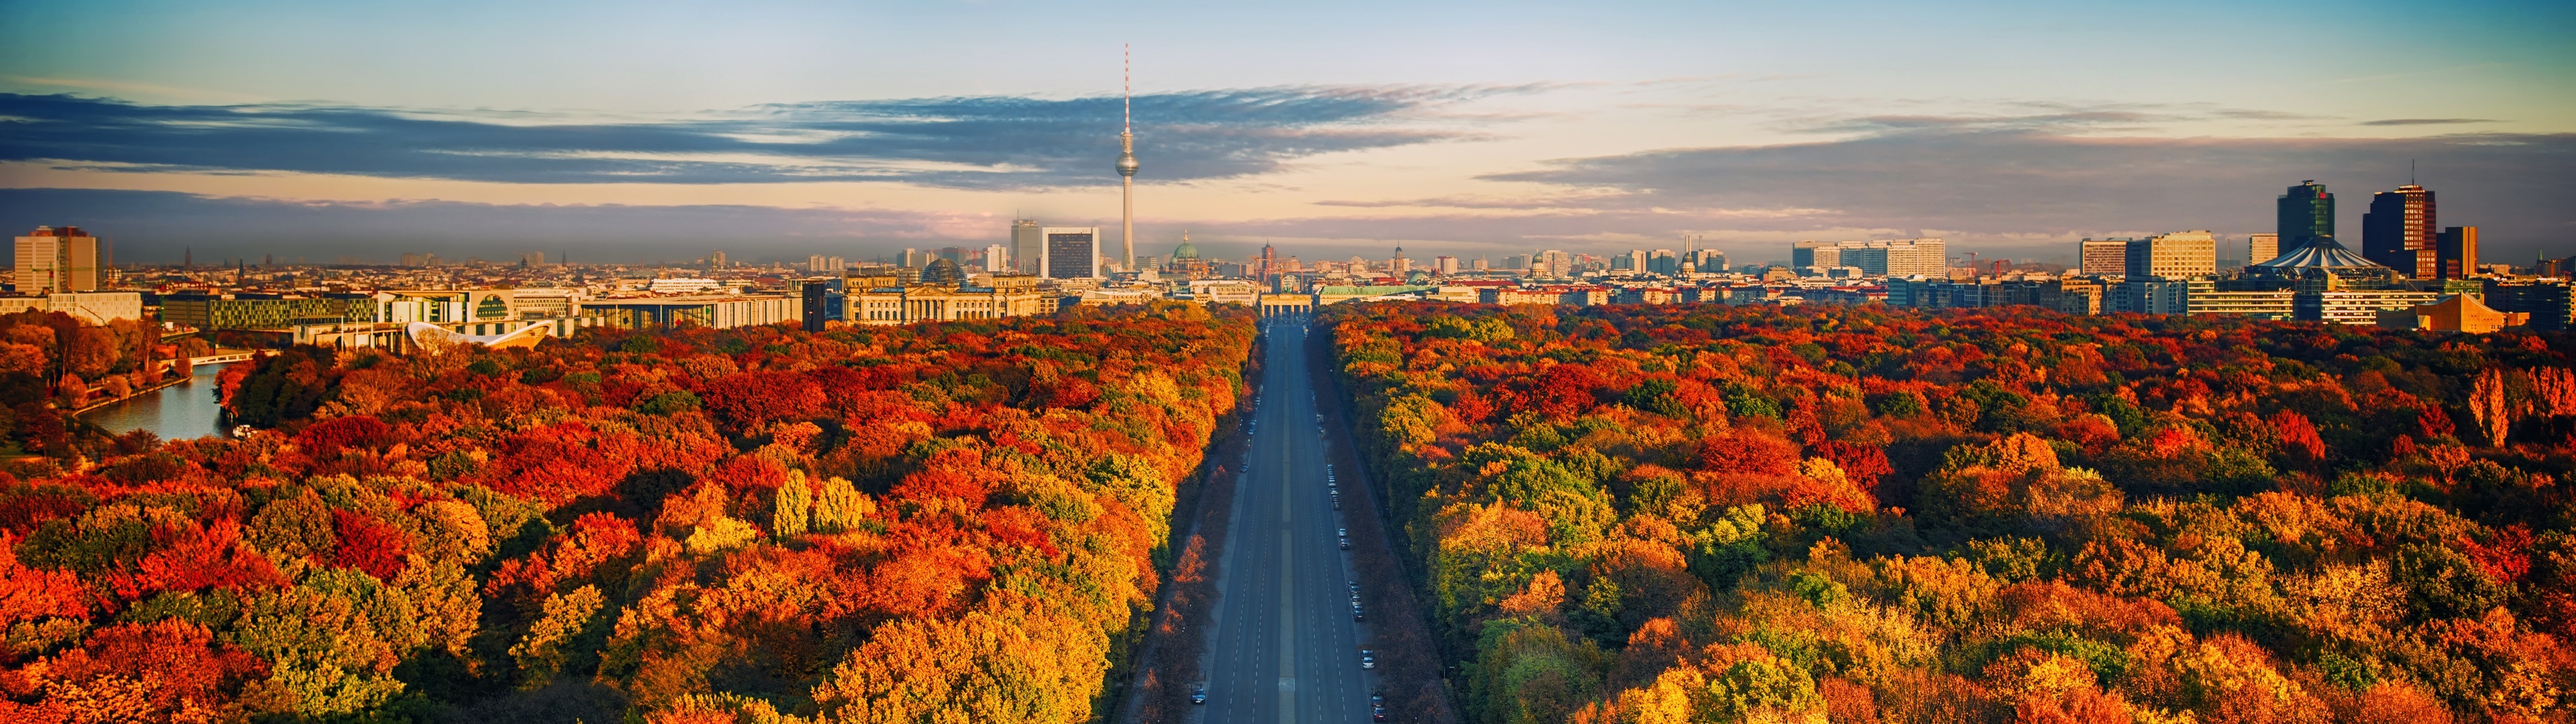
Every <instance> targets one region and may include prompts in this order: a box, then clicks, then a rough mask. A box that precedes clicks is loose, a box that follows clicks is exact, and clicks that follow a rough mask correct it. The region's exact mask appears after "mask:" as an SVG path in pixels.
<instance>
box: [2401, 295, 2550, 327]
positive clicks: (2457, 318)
mask: <svg viewBox="0 0 2576 724" xmlns="http://www.w3.org/2000/svg"><path fill="white" fill-rule="evenodd" d="M2530 321H2531V315H2529V314H2524V313H2521V312H2499V311H2496V310H2494V309H2490V308H2488V307H2487V305H2484V304H2480V303H2478V300H2477V298H2475V297H2470V296H2467V295H2453V296H2451V297H2448V298H2445V299H2443V300H2442V301H2439V302H2434V303H2432V304H2425V305H2419V306H2415V307H2409V308H2406V309H2391V310H2387V311H2383V312H2380V313H2379V326H2381V327H2384V328H2387V329H2420V330H2428V331H2435V332H2472V333H2475V332H2493V331H2496V330H2499V329H2503V328H2506V327H2519V326H2523V325H2525V324H2528V323H2530Z"/></svg>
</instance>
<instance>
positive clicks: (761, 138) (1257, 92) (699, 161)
mask: <svg viewBox="0 0 2576 724" xmlns="http://www.w3.org/2000/svg"><path fill="white" fill-rule="evenodd" d="M1528 90H1529V89H1526V88H1510V87H1388V88H1360V87H1281V88H1255V89H1243V90H1218V91H1189V92H1175V93H1158V94H1148V95H1145V96H1141V97H1138V98H1136V99H1135V108H1136V113H1137V120H1138V124H1139V126H1138V130H1139V133H1138V137H1139V140H1140V144H1141V145H1142V146H1143V148H1142V149H1141V151H1140V153H1139V154H1138V155H1139V157H1140V158H1141V160H1143V162H1144V168H1145V172H1144V173H1143V174H1142V175H1141V176H1142V178H1144V179H1147V180H1149V181H1189V180H1201V179H1217V178H1229V177H1240V176H1250V175H1256V174H1261V173H1267V172H1271V171H1275V170H1278V169H1279V168H1281V167H1282V166H1284V165H1285V164H1287V163H1290V162H1292V161H1294V160H1296V159H1299V158H1304V157H1309V156H1314V155H1317V154H1325V153H1333V152H1338V151H1352V150H1362V149H1370V148H1384V147H1390V146H1403V145H1412V144H1421V143H1432V142H1438V141H1444V140H1452V139H1458V138H1467V137H1472V136H1470V134H1467V133H1463V132H1460V131H1456V130H1450V129H1443V128H1425V127H1418V125H1419V123H1418V122H1421V121H1424V120H1426V119H1428V118H1429V117H1430V116H1431V115H1433V114H1435V113H1436V112H1437V111H1438V109H1440V108H1441V107H1443V106H1447V105H1451V104H1454V103H1456V102H1459V101H1465V100H1472V99H1475V98H1479V97H1485V96H1490V95H1497V94H1505V93H1516V92H1526V91H1528ZM1119 100H1120V99H1118V98H1115V97H1094V98H1076V99H1070V100H1049V99H1039V98H1026V97H1016V96H972V97H951V98H924V99H905V100H876V101H834V102H817V103H789V104H772V105H764V106H756V107H752V108H748V109H742V110H738V111H733V112H728V113H721V114H706V115H705V116H703V117H695V118H682V119H664V120H617V121H598V122H574V121H569V120H565V119H561V118H550V117H545V116H543V115H542V114H493V113H481V114H455V113H443V114H440V113H422V112H415V111H406V110H401V109H386V108H364V107H351V106H324V105H299V104H277V103H269V104H247V105H210V106H153V105H141V104H134V103H127V102H122V101H116V100H106V99H94V98H82V97H77V96H71V95H22V94H0V160H5V161H39V162H45V163H51V164H56V165H61V166H67V167H75V168H98V169H105V170H116V171H134V172H152V171H198V172H207V171H213V172H295V173H323V174H353V175H362V176H381V177H394V178H435V179H454V180H466V181H489V182H507V183H676V184H702V183H767V182H789V181H827V180H843V181H846V180H882V181H897V182H906V183H914V184H922V185H929V186H942V187H956V188H1031V187H1048V186H1063V185H1073V184H1084V183H1098V182H1099V181H1100V179H1101V178H1102V177H1104V176H1107V175H1109V174H1110V173H1111V171H1110V161H1111V160H1112V159H1114V158H1116V157H1117V154H1118V143H1117V133H1116V131H1117V129H1118V122H1119V120H1118V119H1119ZM1434 125H1437V124H1434Z"/></svg>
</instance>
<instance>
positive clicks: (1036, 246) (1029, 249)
mask: <svg viewBox="0 0 2576 724" xmlns="http://www.w3.org/2000/svg"><path fill="white" fill-rule="evenodd" d="M1040 228H1041V227H1039V226H1038V220H1036V219H1012V220H1011V262H1012V264H1013V265H1014V266H1017V267H1018V268H1019V270H1020V273H1022V274H1036V273H1038V272H1039V269H1038V261H1039V260H1041V259H1045V258H1046V234H1045V232H1043V231H1040V230H1039V229H1040Z"/></svg>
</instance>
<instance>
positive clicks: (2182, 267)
mask: <svg viewBox="0 0 2576 724" xmlns="http://www.w3.org/2000/svg"><path fill="white" fill-rule="evenodd" d="M2126 251H2127V254H2126V256H2127V258H2126V259H2125V263H2124V264H2123V266H2124V267H2125V269H2126V273H2127V275H2128V276H2129V278H2132V279H2140V278H2155V279H2184V278H2189V277H2197V276H2208V275H2211V274H2216V273H2218V237H2217V236H2215V235H2212V234H2210V233H2209V232H2208V231H2206V230H2192V231H2178V232H2174V233H2171V234H2161V235H2157V236H2153V237H2149V238H2145V239H2138V240H2135V241H2131V242H2129V243H2128V245H2127V249H2126Z"/></svg>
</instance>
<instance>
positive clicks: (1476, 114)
mask: <svg viewBox="0 0 2576 724" xmlns="http://www.w3.org/2000/svg"><path fill="white" fill-rule="evenodd" d="M0 26H5V27H8V28H10V29H12V30H14V31H16V33H15V34H16V35H19V36H21V37H24V36H28V35H30V34H40V35H43V36H45V37H47V38H49V40H48V41H47V42H18V43H10V44H7V45H5V46H0V93H5V94H7V95H5V96H0V123H9V124H12V125H14V126H15V127H14V128H11V129H10V130H9V131H8V132H7V133H5V134H0V224H14V225H18V226H32V225H34V224H39V223H51V224H64V223H72V224H81V225H84V226H88V227H92V228H95V229H97V230H99V231H102V232H105V233H109V234H111V235H113V236H114V237H116V238H118V240H119V246H120V249H121V250H122V254H123V257H124V258H125V259H127V260H139V261H155V260H161V259H163V258H165V257H166V258H169V259H175V258H176V257H177V256H178V255H179V253H180V250H181V249H182V248H195V249H196V250H197V251H198V253H199V255H200V256H214V255H243V254H247V255H258V254H264V253H275V254H279V255H282V256H308V257H313V258H315V259H316V260H322V259H327V258H337V257H339V256H350V255H353V254H354V255H356V256H359V257H361V258H365V257H369V256H383V257H386V258H388V259H389V258H390V257H391V255H392V254H393V253H394V252H395V251H399V250H408V249H418V250H429V251H442V252H444V253H448V254H450V255H466V254H484V255H490V256H502V255H505V254H508V253H510V252H514V251H517V250H520V249H522V248H524V249H531V250H534V249H545V250H549V251H570V252H572V253H573V254H574V255H575V256H576V258H580V257H585V256H587V257H590V258H614V259H654V258H685V257H688V256H694V255H703V254H704V252H705V251H706V250H708V249H712V248H719V247H722V248H726V249H727V250H728V251H729V253H731V254H732V255H734V256H735V257H736V258H746V257H748V258H762V257H764V256H765V255H774V256H775V257H776V258H787V259H801V258H802V256H803V255H805V254H807V253H818V252H819V253H838V254H843V255H846V256H854V257H865V256H870V255H873V254H875V253H878V252H881V251H884V250H889V249H900V248H903V247H909V246H940V245H946V244H949V243H959V242H974V243H983V242H987V241H991V240H997V239H999V238H1001V237H1002V236H1003V235H1004V234H1005V233H1006V232H1005V230H1006V228H1007V224H1008V220H1009V219H1010V218H1012V216H1013V215H1015V214H1027V215H1032V216H1036V217H1038V218H1040V219H1043V220H1047V221H1049V222H1050V223H1067V224H1087V223H1094V222H1103V221H1107V222H1113V223H1114V217H1115V214H1116V212H1117V199H1116V194H1115V190H1114V189H1115V186H1114V182H1115V180H1116V179H1115V176H1114V175H1112V174H1110V173H1109V171H1108V168H1109V160H1110V158H1111V157H1112V156H1113V155H1114V153H1115V133H1116V130H1117V129H1116V122H1117V118H1116V111H1117V106H1116V103H1115V101H1114V95H1115V94H1116V92H1117V90H1118V83H1119V76H1118V73H1119V65H1118V64H1119V51H1120V44H1121V43H1132V44H1133V45H1134V47H1135V67H1136V77H1135V87H1136V91H1137V93H1138V96H1139V97H1138V101H1137V106H1136V114H1137V122H1138V125H1139V127H1138V135H1139V156H1140V157H1141V158H1142V159H1143V161H1144V168H1145V171H1144V173H1143V174H1141V175H1140V176H1139V181H1140V183H1141V184H1142V187H1143V188H1142V190H1140V192H1139V199H1138V204H1137V206H1138V215H1139V217H1140V223H1139V236H1140V239H1139V243H1138V246H1139V248H1140V249H1148V250H1149V249H1157V248H1160V247H1166V246H1168V245H1169V244H1170V243H1172V242H1174V241H1177V239H1178V237H1179V236H1180V234H1181V233H1182V232H1183V231H1184V230H1187V231H1189V232H1190V233H1191V235H1192V237H1193V238H1194V239H1195V240H1198V241H1199V242H1200V245H1201V246H1202V247H1203V248H1207V249H1209V250H1210V251H1211V252H1214V253H1220V254H1241V253H1245V252H1246V251H1248V250H1249V249H1251V248H1253V247H1257V246H1258V245H1259V244H1261V243H1262V242H1264V241H1275V242H1277V243H1278V244H1280V245H1281V247H1282V248H1283V249H1287V250H1290V251H1291V252H1293V253H1302V254H1304V255H1306V256H1308V257H1309V258H1316V257H1342V256H1348V255H1350V254H1353V253H1367V254H1370V255H1372V256H1376V255H1382V253H1383V250H1384V249H1385V248H1387V247H1391V246H1394V245H1397V244H1402V245H1404V246H1405V247H1406V248H1407V250H1408V253H1411V254H1415V255H1423V256H1427V255H1430V254H1438V253H1450V254H1456V255H1461V256H1477V255H1492V256H1500V255H1504V254H1510V253H1517V252H1524V251H1527V250H1530V249H1534V248H1564V249H1571V250H1578V251H1592V252H1610V251H1615V250H1623V249H1626V248H1630V247H1647V248H1653V247H1656V246H1673V245H1675V244H1677V243H1678V238H1679V237H1680V236H1681V235H1683V234H1694V235H1699V236H1702V237H1704V238H1707V239H1709V240H1710V242H1709V243H1711V244H1712V245H1715V246H1718V247H1719V248H1723V249H1728V250H1729V251H1730V252H1731V253H1733V254H1734V255H1735V257H1736V258H1738V259H1741V260H1746V261H1759V260H1764V259H1769V258H1775V257H1785V256H1786V252H1785V249H1786V247H1787V245H1788V242H1790V241H1793V240H1796V239H1801V238H1821V239H1844V238H1865V237H1872V236H1877V237H1891V236H1913V235H1921V234H1932V235H1942V236H1946V237H1949V238H1951V239H1953V242H1952V244H1953V248H1954V249H1959V250H1963V251H1964V250H1980V251H1983V252H1985V253H1986V255H1988V256H1999V255H2000V256H2015V257H2030V258H2050V257H2066V256H2070V255H2069V254H2068V253H2067V250H2068V249H2069V248H2070V245H2069V244H2068V243H2067V242H2069V241H2071V240H2073V239H2076V238H2080V237H2083V236H2088V235H2089V236H2107V235H2129V234H2141V233H2156V232H2162V231H2175V230H2182V229H2194V228H2208V229H2213V230H2217V231H2219V232H2221V233H2222V234H2227V235H2232V236H2240V237H2241V236H2242V235H2243V234H2246V233H2252V232H2258V231H2267V230H2269V229H2268V228H2267V227H2268V225H2269V223H2270V214H2271V211H2270V202H2271V196H2272V195H2273V194H2278V193H2280V189H2281V188H2282V187H2285V186H2288V185H2291V184H2294V183H2297V182H2299V181H2300V180H2303V179H2310V178H2314V179H2318V180H2320V181H2323V182H2325V183H2326V184H2328V185H2329V186H2330V187H2332V188H2334V189H2335V190H2336V191H2337V192H2338V195H2339V196H2340V197H2341V198H2342V202H2343V206H2344V210H2345V216H2347V217H2348V219H2347V220H2346V222H2345V223H2346V224H2349V225H2351V226H2348V228H2358V226H2357V222H2358V218H2359V213H2360V210H2361V208H2362V207H2363V206H2365V205H2366V203H2367V201H2366V199H2367V196H2368V192H2369V191H2372V190H2385V189H2387V188H2391V187H2394V186H2395V185H2397V184H2399V183H2403V182H2404V181H2405V180H2406V179H2405V173H2406V171H2405V164H2406V163H2407V162H2408V161H2409V160H2413V161H2416V162H2419V164H2420V166H2421V168H2422V171H2421V172H2420V177H2421V179H2422V181H2423V182H2424V183H2425V184H2426V185H2427V186H2430V187H2432V188H2434V189H2435V191H2436V192H2437V193H2440V194H2442V196H2441V198H2440V202H2441V222H2442V223H2443V224H2445V225H2454V224H2473V225H2478V226H2481V227H2484V228H2485V231H2486V234H2485V235H2486V238H2487V239H2488V240H2489V241H2488V242H2487V246H2488V249H2489V251H2488V256H2489V257H2490V258H2491V259H2505V260H2517V261H2518V260H2527V259H2529V258H2531V256H2532V255H2534V254H2536V253H2540V252H2544V251H2546V252H2550V253H2553V254H2554V255H2564V254H2569V253H2576V204H2568V203H2565V201H2564V200H2565V199H2569V198H2576V157H2571V154H2576V135H2571V134H2576V43H2569V42H2567V41H2566V40H2565V39H2566V38H2569V37H2576V10H2571V9H2570V8H2569V7H2568V6H2566V5H2565V4H2564V3H2552V4H2544V3H2450V4H2440V5H2429V4H2423V3H2411V4H2398V3H2350V4H2342V5H2324V6H2321V5H2317V4H2313V3H2306V4H2293V3H2173V2H2166V3H2091V4H2066V3H1954V4H1920V3H1875V2H1859V3H1853V2H1844V3H1806V4H1783V3H1772V4H1739V3H1548V4H1540V3H1491V2H1485V3H1383V2H1376V3H1362V2H1309V3H1296V4H1287V3H1265V4H1219V3H1028V2H950V3H900V4H896V3H888V4H867V3H826V2H731V3H678V2H622V3H606V2H596V3H593V2H573V3H544V2H524V1H523V2H435V3H433V2H405V3H351V2H233V3H220V4H207V3H179V2H135V1H120V0H105V1H101V0H90V1H86V2H45V1H31V0H18V1H17V2H12V3H8V4H5V5H0ZM682 220H686V221H682ZM710 235H712V236H714V237H716V238H710ZM354 241H363V242H366V243H365V244H363V245H360V246H359V247H357V248H362V249H367V251H364V252H354V253H353V252H351V251H350V249H352V248H353V247H352V245H351V243H350V242H354ZM377 250H381V251H382V253H376V251H377Z"/></svg>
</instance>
